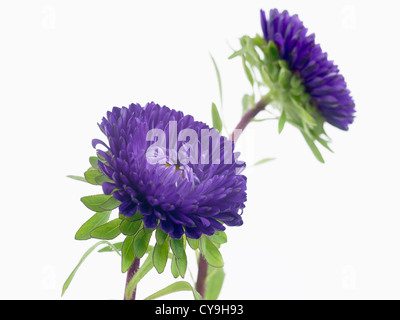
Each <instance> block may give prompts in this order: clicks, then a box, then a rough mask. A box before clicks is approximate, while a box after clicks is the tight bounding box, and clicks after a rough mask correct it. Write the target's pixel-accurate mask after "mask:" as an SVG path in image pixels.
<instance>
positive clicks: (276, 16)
mask: <svg viewBox="0 0 400 320" xmlns="http://www.w3.org/2000/svg"><path fill="white" fill-rule="evenodd" d="M261 25H262V29H263V32H264V38H265V40H266V41H273V42H274V43H275V44H276V46H277V48H278V50H279V53H280V56H281V58H282V59H284V60H285V61H286V62H287V63H288V65H289V67H290V68H291V70H292V71H293V72H295V73H297V74H298V75H299V76H300V77H301V78H302V79H303V80H304V85H305V87H306V90H307V92H308V93H309V94H310V96H311V99H312V101H313V102H314V103H315V104H316V106H317V107H318V109H319V111H320V112H321V114H322V115H323V117H324V118H325V120H326V121H327V122H328V123H330V124H332V125H333V126H335V127H337V128H339V129H342V130H348V127H349V124H351V123H353V119H354V113H355V105H354V101H353V99H352V97H351V96H350V91H349V90H348V89H347V85H346V82H345V80H344V78H343V76H342V75H341V74H340V73H339V69H338V67H337V66H336V65H334V63H333V62H332V61H329V60H328V57H327V54H326V53H324V52H323V51H322V50H321V47H320V45H319V44H316V43H315V35H314V34H311V35H307V32H308V30H307V29H306V28H305V27H304V25H303V22H302V21H300V19H299V17H298V16H297V15H294V16H290V15H289V13H288V12H287V11H283V12H282V13H280V12H279V11H278V10H277V9H274V10H271V12H270V16H269V19H267V18H266V15H265V12H264V11H263V10H261Z"/></svg>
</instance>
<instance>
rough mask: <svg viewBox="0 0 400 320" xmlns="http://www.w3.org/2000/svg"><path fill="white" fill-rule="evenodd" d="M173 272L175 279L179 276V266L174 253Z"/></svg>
mask: <svg viewBox="0 0 400 320" xmlns="http://www.w3.org/2000/svg"><path fill="white" fill-rule="evenodd" d="M171 273H172V275H173V276H174V278H175V279H176V278H178V277H179V270H178V266H177V265H176V257H175V256H174V255H173V256H172V261H171Z"/></svg>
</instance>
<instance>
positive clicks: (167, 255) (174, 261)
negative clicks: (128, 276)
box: [63, 109, 227, 299]
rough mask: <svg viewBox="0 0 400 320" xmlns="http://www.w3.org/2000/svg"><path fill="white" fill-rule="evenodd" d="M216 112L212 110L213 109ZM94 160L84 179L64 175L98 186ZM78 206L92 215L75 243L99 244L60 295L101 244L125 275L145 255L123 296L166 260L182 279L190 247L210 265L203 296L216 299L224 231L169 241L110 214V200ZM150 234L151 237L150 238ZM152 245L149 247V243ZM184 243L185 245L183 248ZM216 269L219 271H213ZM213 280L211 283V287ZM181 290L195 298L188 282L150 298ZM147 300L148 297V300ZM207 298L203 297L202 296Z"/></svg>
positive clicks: (137, 221)
mask: <svg viewBox="0 0 400 320" xmlns="http://www.w3.org/2000/svg"><path fill="white" fill-rule="evenodd" d="M215 110H216V109H215ZM217 113H218V111H216V113H215V114H216V120H217V121H216V122H217V125H216V127H217V129H219V130H221V128H222V127H221V125H220V123H219V121H220V119H219V115H218V114H217ZM98 160H99V158H98V157H90V159H89V162H90V164H91V167H90V168H89V169H88V170H87V171H86V172H85V174H84V177H79V176H68V177H70V178H72V179H74V180H78V181H82V182H88V183H90V184H92V185H97V186H101V184H102V182H103V181H108V179H107V178H106V177H104V175H103V173H102V172H101V171H100V169H99V167H98V165H97V162H98ZM81 201H82V203H83V204H84V205H85V206H86V207H87V208H88V209H90V210H91V211H94V214H93V216H92V217H91V218H89V219H88V220H87V221H86V222H85V223H84V224H83V225H82V226H81V227H80V228H79V230H78V231H77V233H76V235H75V239H76V240H89V239H100V240H101V241H100V242H98V243H96V244H95V245H93V246H92V247H91V248H90V249H89V250H88V251H86V252H85V254H84V255H83V258H82V259H81V260H80V262H79V264H78V266H77V267H76V268H75V269H74V271H73V272H72V273H71V275H70V276H69V277H68V279H67V281H66V282H65V285H64V287H63V294H64V293H65V291H66V289H67V288H68V286H69V284H70V282H71V281H72V279H73V277H74V276H75V273H76V271H77V270H78V268H79V266H80V265H81V264H82V262H83V261H84V260H85V259H86V258H87V257H88V255H89V254H90V253H91V252H92V251H94V249H95V248H97V247H98V246H99V245H101V244H103V245H104V244H105V245H106V247H104V248H102V249H101V250H99V252H112V251H114V252H117V253H118V254H119V255H120V257H121V271H122V272H123V273H125V272H127V271H128V269H129V268H130V267H131V265H132V264H133V262H134V260H135V259H136V258H142V257H144V256H145V255H146V254H148V257H147V258H146V261H145V263H144V264H143V265H142V267H141V268H140V269H139V271H140V272H139V271H138V272H137V274H136V275H135V277H134V278H133V279H132V280H131V282H130V285H128V287H127V292H126V294H127V296H129V294H131V293H132V292H133V291H132V290H133V289H134V288H135V286H136V285H137V283H138V282H139V281H140V280H141V279H142V278H143V277H144V276H145V275H146V274H147V273H148V272H149V271H150V270H151V269H152V268H153V267H154V268H155V269H156V270H157V272H158V273H163V272H164V271H165V268H166V265H167V263H168V260H170V261H171V268H170V270H171V273H172V275H173V277H174V278H178V277H182V278H184V277H185V275H186V271H187V265H188V262H187V255H186V250H187V249H188V248H191V249H193V250H199V251H200V252H201V254H202V255H203V256H204V257H205V259H206V260H207V262H208V263H209V264H210V270H209V272H210V275H209V276H208V280H207V281H208V282H209V283H210V284H211V285H210V287H211V288H217V289H216V291H215V290H214V291H213V292H212V293H211V292H208V293H207V295H208V296H209V297H210V298H212V299H216V298H217V297H218V295H219V291H220V289H221V287H222V281H223V276H224V271H223V269H222V266H223V260H222V256H221V254H220V252H219V250H218V248H219V247H220V245H221V244H222V243H225V242H227V237H226V234H225V233H224V232H220V231H217V232H216V233H215V234H214V235H212V236H205V235H203V236H202V237H201V238H200V239H197V240H196V239H190V238H187V237H186V236H185V235H183V236H182V237H181V239H171V238H170V237H169V235H167V234H166V233H165V232H163V231H162V230H161V229H160V228H159V227H156V228H155V229H151V230H150V229H146V228H145V227H144V225H143V222H142V218H143V217H142V216H141V215H140V214H139V213H137V214H135V215H134V217H132V218H127V217H125V216H123V215H119V214H118V213H116V212H115V213H114V215H115V217H112V214H113V211H114V210H115V209H117V208H118V207H119V205H120V203H119V202H118V201H117V200H115V199H114V197H113V196H112V195H111V196H108V195H104V194H97V195H90V196H85V197H82V198H81ZM153 235H154V237H153ZM121 236H122V237H124V238H123V239H122V241H118V242H116V243H114V244H112V243H109V242H108V241H109V240H113V239H115V238H117V237H121ZM152 243H153V244H152ZM187 244H188V245H187ZM216 268H219V269H218V270H219V271H218V272H216V271H215V270H216ZM213 281H215V284H213ZM182 290H193V293H194V296H195V298H199V294H198V293H197V291H196V290H195V289H193V287H192V286H191V285H190V284H188V283H185V284H184V283H183V282H178V283H177V284H173V285H171V286H169V287H168V288H166V289H163V290H161V291H160V292H158V293H156V294H155V295H154V296H158V295H160V294H167V293H172V292H176V291H182ZM150 298H151V297H150ZM206 298H207V297H206Z"/></svg>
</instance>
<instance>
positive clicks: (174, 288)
mask: <svg viewBox="0 0 400 320" xmlns="http://www.w3.org/2000/svg"><path fill="white" fill-rule="evenodd" d="M180 291H192V292H193V297H194V298H195V300H202V298H201V295H200V294H199V293H198V292H197V291H196V289H194V288H193V287H192V285H191V284H190V283H189V282H186V281H178V282H175V283H173V284H171V285H169V286H168V287H165V288H164V289H161V290H160V291H157V292H156V293H154V294H152V295H151V296H148V297H147V298H145V299H144V300H153V299H157V298H160V297H163V296H165V295H167V294H171V293H174V292H180Z"/></svg>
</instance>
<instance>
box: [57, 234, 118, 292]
mask: <svg viewBox="0 0 400 320" xmlns="http://www.w3.org/2000/svg"><path fill="white" fill-rule="evenodd" d="M102 244H107V245H108V246H109V247H110V248H112V249H113V250H114V251H115V252H116V253H118V254H119V255H121V254H120V253H119V251H118V250H117V248H115V247H114V246H113V245H112V244H111V243H110V242H108V241H99V242H97V243H96V244H94V245H93V246H92V247H90V248H89V250H87V251H86V252H85V253H84V254H83V256H82V258H81V260H80V261H79V263H78V265H77V266H76V267H75V269H74V270H73V271H72V273H71V274H70V275H69V277H68V278H67V280H66V281H65V282H64V285H63V288H62V293H61V296H63V295H64V293H65V291H67V289H68V287H69V285H70V284H71V281H72V280H73V279H74V277H75V274H76V272H77V271H78V269H79V267H80V266H81V265H82V263H83V262H84V261H85V260H86V258H87V257H88V256H89V255H90V254H91V253H92V252H93V251H94V250H95V249H96V248H97V247H98V246H100V245H102Z"/></svg>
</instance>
